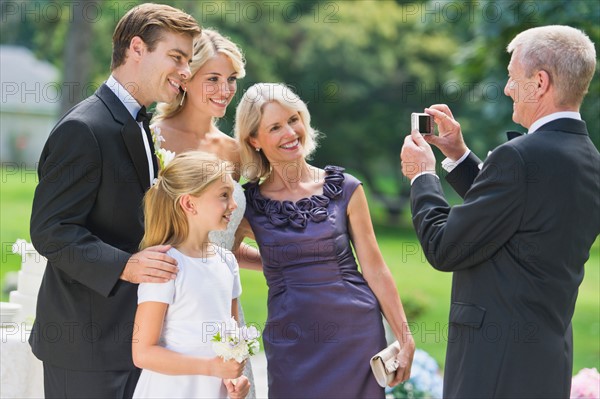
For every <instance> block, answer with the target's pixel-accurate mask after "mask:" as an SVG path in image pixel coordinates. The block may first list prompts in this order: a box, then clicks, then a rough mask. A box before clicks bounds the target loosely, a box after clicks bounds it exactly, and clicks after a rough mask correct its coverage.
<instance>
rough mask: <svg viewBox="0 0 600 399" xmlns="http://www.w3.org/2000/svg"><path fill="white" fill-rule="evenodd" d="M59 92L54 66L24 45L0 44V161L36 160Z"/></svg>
mask: <svg viewBox="0 0 600 399" xmlns="http://www.w3.org/2000/svg"><path fill="white" fill-rule="evenodd" d="M61 95H62V90H61V83H60V76H59V72H58V69H56V68H55V67H54V66H53V65H51V64H49V63H48V62H45V61H40V60H38V59H36V58H35V56H34V55H33V53H32V52H31V51H30V50H29V49H27V48H25V47H17V46H0V162H3V163H4V162H17V163H20V164H24V165H29V166H33V165H34V164H35V163H36V162H37V161H38V160H39V157H40V153H41V152H42V148H43V146H44V143H45V142H46V138H47V137H48V134H49V133H50V131H51V130H52V128H53V127H54V125H55V124H56V121H57V119H58V113H59V109H60V100H61V99H60V96H61ZM24 165H22V166H24Z"/></svg>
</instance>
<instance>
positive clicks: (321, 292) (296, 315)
mask: <svg viewBox="0 0 600 399" xmlns="http://www.w3.org/2000/svg"><path fill="white" fill-rule="evenodd" d="M235 134H236V138H237V139H238V140H239V142H240V147H241V159H242V173H243V174H244V175H245V177H246V178H247V179H248V180H249V181H250V182H249V183H248V184H246V186H245V188H246V199H247V207H246V213H245V219H244V221H243V222H242V228H244V229H245V230H246V231H247V232H248V234H249V235H250V236H253V237H254V238H255V239H256V241H257V243H258V246H259V249H260V253H261V256H262V259H263V271H264V274H265V277H266V279H267V283H268V286H269V296H268V319H267V324H266V326H265V330H264V332H263V342H264V345H265V351H266V355H267V361H268V366H267V368H268V379H269V397H271V398H286V397H289V398H292V397H293V398H300V397H302V398H345V399H347V398H383V397H384V390H383V388H381V387H379V386H378V384H377V382H376V380H375V378H374V377H373V375H372V374H371V370H370V366H369V360H370V358H371V356H373V355H374V354H375V353H377V352H378V351H380V350H381V349H383V348H385V346H386V341H385V333H384V326H383V322H382V317H381V313H382V312H383V314H384V316H385V318H386V319H387V321H388V322H389V324H390V326H391V328H392V331H393V333H394V335H395V336H396V338H397V339H398V341H399V343H400V346H401V351H400V353H399V354H398V356H397V361H398V363H399V365H400V367H399V368H398V370H397V372H396V375H395V377H394V380H393V381H392V383H391V385H396V384H398V383H400V382H401V381H404V380H406V379H408V378H409V376H410V368H411V363H412V357H413V353H414V349H415V346H414V341H413V339H412V336H411V335H410V331H409V329H408V326H407V321H406V316H405V314H404V310H403V307H402V303H401V301H400V298H399V296H398V291H397V288H396V285H395V283H394V280H393V278H392V275H391V273H390V271H389V269H388V267H387V265H386V264H385V261H384V260H383V257H382V256H381V252H380V251H379V248H378V246H377V241H376V238H375V234H374V231H373V226H372V223H371V217H370V215H369V210H368V206H367V200H366V197H365V193H364V191H363V188H362V186H361V183H360V182H359V181H358V180H357V179H356V178H354V177H353V176H351V175H350V174H347V173H344V169H343V168H341V167H337V166H327V167H325V169H319V168H316V167H314V166H311V165H309V164H308V163H307V162H306V157H307V156H308V155H310V154H311V153H312V152H313V151H314V149H315V147H316V135H317V133H316V132H315V130H314V129H313V128H311V126H310V114H309V113H308V109H307V107H306V104H305V103H304V102H303V101H302V100H301V99H300V98H299V97H298V96H297V95H296V94H295V93H294V92H292V91H291V90H290V89H289V88H288V87H286V86H284V85H282V84H268V83H259V84H255V85H253V86H252V87H250V89H248V91H246V93H245V94H244V96H243V98H242V99H241V101H240V104H239V105H238V107H237V114H236V126H235ZM353 248H354V251H355V252H356V257H357V258H358V264H360V268H361V271H362V273H361V272H359V271H358V264H357V259H356V258H355V257H354V254H353Z"/></svg>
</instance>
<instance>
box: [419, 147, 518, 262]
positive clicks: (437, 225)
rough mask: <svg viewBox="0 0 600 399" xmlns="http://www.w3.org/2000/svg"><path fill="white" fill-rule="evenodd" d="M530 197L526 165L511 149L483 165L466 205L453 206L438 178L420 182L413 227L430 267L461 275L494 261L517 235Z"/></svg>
mask: <svg viewBox="0 0 600 399" xmlns="http://www.w3.org/2000/svg"><path fill="white" fill-rule="evenodd" d="M526 191H527V185H526V181H525V163H524V162H523V159H522V158H521V156H520V154H519V153H518V152H517V150H515V149H514V148H513V147H510V146H506V145H505V146H501V147H498V148H497V149H496V150H495V151H494V152H493V153H492V155H490V157H489V158H488V160H486V162H485V163H484V164H483V168H482V170H481V172H480V173H479V174H478V176H477V178H476V179H475V182H474V183H473V186H472V187H471V189H470V190H469V191H468V192H467V194H466V197H465V200H464V203H463V204H462V205H458V206H454V207H450V206H449V205H448V202H447V201H446V199H445V198H444V194H443V191H442V187H441V185H440V182H439V179H437V178H435V177H434V176H430V175H423V176H421V177H419V178H418V179H416V180H415V182H414V183H413V185H412V187H411V208H412V214H413V224H414V227H415V230H416V233H417V236H418V238H419V241H420V242H421V245H422V246H423V251H424V252H425V256H426V257H427V259H428V261H429V263H430V264H431V265H432V266H433V267H434V268H436V269H438V270H442V271H457V270H461V269H467V268H470V267H473V266H476V265H478V264H480V263H481V262H483V261H484V260H487V259H490V258H492V257H493V256H494V255H495V254H496V252H497V251H498V250H499V249H500V248H501V247H502V246H503V245H504V244H505V243H506V242H507V241H508V240H509V239H510V238H511V237H512V236H513V235H514V233H515V232H516V231H517V229H518V226H519V225H520V223H521V218H522V215H523V209H524V207H525V200H526Z"/></svg>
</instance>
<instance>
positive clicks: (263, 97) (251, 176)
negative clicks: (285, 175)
mask: <svg viewBox="0 0 600 399" xmlns="http://www.w3.org/2000/svg"><path fill="white" fill-rule="evenodd" d="M272 102H277V103H279V104H280V105H282V106H284V107H286V108H288V109H290V110H294V111H296V112H298V114H299V115H300V119H301V120H302V123H303V124H304V128H305V130H306V135H305V137H304V141H303V142H302V146H303V147H304V157H305V158H307V159H309V158H310V156H311V155H312V153H313V152H314V151H315V149H316V148H317V141H318V138H319V135H320V134H319V132H318V131H317V130H315V129H314V128H313V127H312V126H311V125H310V113H309V112H308V107H307V106H306V103H304V101H302V100H301V99H300V97H298V95H297V94H296V93H294V91H293V90H292V89H291V88H290V87H288V86H286V85H285V84H283V83H256V84H254V85H252V86H251V87H250V88H249V89H248V90H247V91H246V92H245V93H244V95H243V96H242V99H241V100H240V103H239V104H238V106H237V110H236V114H235V127H234V132H235V137H236V139H237V140H238V142H239V144H240V158H241V162H242V175H243V176H244V177H245V178H246V179H248V180H249V181H257V180H260V179H262V178H264V177H266V176H268V175H269V173H270V172H271V164H270V163H269V160H268V159H267V158H266V157H265V155H264V154H263V152H262V151H256V149H255V148H254V147H253V146H252V144H250V138H251V137H256V136H257V134H258V127H259V125H260V121H261V119H262V114H263V109H264V106H265V104H268V103H272Z"/></svg>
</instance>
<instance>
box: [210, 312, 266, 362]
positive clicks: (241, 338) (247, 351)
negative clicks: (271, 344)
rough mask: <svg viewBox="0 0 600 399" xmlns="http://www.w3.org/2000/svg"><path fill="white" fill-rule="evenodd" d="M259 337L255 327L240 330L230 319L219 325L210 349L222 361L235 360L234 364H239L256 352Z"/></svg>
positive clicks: (235, 322) (232, 319)
mask: <svg viewBox="0 0 600 399" xmlns="http://www.w3.org/2000/svg"><path fill="white" fill-rule="evenodd" d="M259 335H260V334H259V332H258V330H257V329H256V327H254V326H250V327H248V326H243V327H241V328H240V326H239V325H238V323H237V321H235V319H234V318H233V317H232V318H231V319H229V320H228V321H227V322H225V323H222V324H221V325H220V329H219V331H218V332H217V334H215V336H214V337H213V339H212V343H213V344H212V347H213V350H214V351H215V353H216V354H217V355H218V356H220V357H222V358H223V360H231V359H235V361H236V362H239V363H241V362H243V361H244V360H245V359H247V358H248V357H250V356H252V355H254V354H255V353H256V352H258V349H259V348H260V344H259V343H258V337H259Z"/></svg>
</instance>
